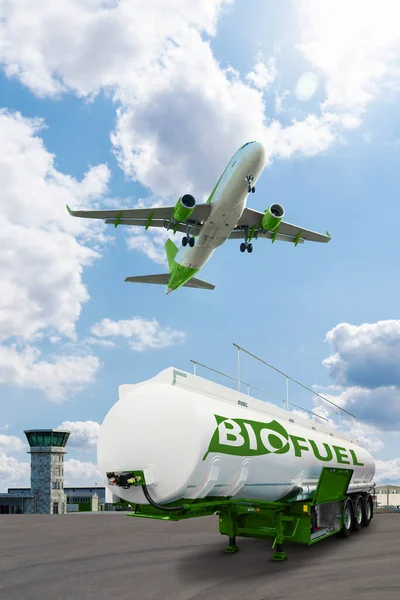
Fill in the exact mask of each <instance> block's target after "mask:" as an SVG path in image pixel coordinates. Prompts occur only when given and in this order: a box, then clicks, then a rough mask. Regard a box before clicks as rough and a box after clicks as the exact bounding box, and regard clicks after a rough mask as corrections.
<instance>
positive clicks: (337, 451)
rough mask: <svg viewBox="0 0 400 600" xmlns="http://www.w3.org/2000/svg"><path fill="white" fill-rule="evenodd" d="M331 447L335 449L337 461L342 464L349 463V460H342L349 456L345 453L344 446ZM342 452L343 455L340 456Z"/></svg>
mask: <svg viewBox="0 0 400 600" xmlns="http://www.w3.org/2000/svg"><path fill="white" fill-rule="evenodd" d="M333 449H334V451H335V454H336V458H337V461H338V463H341V464H343V465H349V464H351V463H350V461H348V460H344V458H349V457H348V456H347V454H346V452H347V450H346V448H342V447H341V446H333ZM342 454H344V456H342Z"/></svg>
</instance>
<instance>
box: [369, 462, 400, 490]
mask: <svg viewBox="0 0 400 600" xmlns="http://www.w3.org/2000/svg"><path fill="white" fill-rule="evenodd" d="M375 464H376V474H375V478H374V481H376V483H378V484H382V483H394V484H396V483H399V484H400V458H393V459H391V460H377V461H375Z"/></svg>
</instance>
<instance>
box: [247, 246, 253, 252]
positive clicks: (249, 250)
mask: <svg viewBox="0 0 400 600" xmlns="http://www.w3.org/2000/svg"><path fill="white" fill-rule="evenodd" d="M247 252H250V253H251V252H253V244H249V245H248V246H247Z"/></svg>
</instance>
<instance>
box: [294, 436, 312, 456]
mask: <svg viewBox="0 0 400 600" xmlns="http://www.w3.org/2000/svg"><path fill="white" fill-rule="evenodd" d="M289 437H290V439H291V440H292V444H293V447H294V455H295V456H300V457H301V451H302V450H306V451H307V452H309V450H310V449H309V448H308V447H307V446H302V445H301V444H300V442H304V443H307V440H305V439H304V438H302V437H298V436H297V435H289Z"/></svg>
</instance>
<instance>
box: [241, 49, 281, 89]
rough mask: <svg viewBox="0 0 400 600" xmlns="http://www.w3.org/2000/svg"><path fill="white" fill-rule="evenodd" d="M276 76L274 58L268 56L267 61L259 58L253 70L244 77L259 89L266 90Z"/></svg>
mask: <svg viewBox="0 0 400 600" xmlns="http://www.w3.org/2000/svg"><path fill="white" fill-rule="evenodd" d="M276 76H277V70H276V64H275V58H273V57H271V58H269V59H268V61H267V63H265V62H263V61H262V60H261V59H260V58H259V59H258V61H257V62H256V64H255V65H254V68H253V70H252V71H250V73H248V74H247V75H246V79H247V81H249V82H250V83H251V84H253V85H254V86H255V87H256V88H258V89H259V90H266V89H268V87H269V86H270V85H271V83H273V82H274V81H275V79H276Z"/></svg>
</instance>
